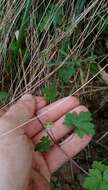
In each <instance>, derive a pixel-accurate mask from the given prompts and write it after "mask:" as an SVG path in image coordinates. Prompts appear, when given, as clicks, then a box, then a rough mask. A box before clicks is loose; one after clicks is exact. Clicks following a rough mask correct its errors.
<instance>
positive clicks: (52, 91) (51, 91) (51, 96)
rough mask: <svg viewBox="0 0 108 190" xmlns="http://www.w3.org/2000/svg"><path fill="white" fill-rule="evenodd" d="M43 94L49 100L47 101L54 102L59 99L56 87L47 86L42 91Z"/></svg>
mask: <svg viewBox="0 0 108 190" xmlns="http://www.w3.org/2000/svg"><path fill="white" fill-rule="evenodd" d="M42 94H43V96H44V97H45V98H46V99H47V101H49V102H52V101H54V100H55V99H56V97H57V90H56V88H55V86H49V87H48V86H46V87H45V88H44V89H43V90H42Z"/></svg>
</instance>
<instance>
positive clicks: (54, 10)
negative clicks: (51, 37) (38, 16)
mask: <svg viewBox="0 0 108 190" xmlns="http://www.w3.org/2000/svg"><path fill="white" fill-rule="evenodd" d="M63 15H64V12H63V7H62V6H61V7H59V6H57V5H54V4H50V6H49V8H48V9H47V11H46V15H45V16H44V17H43V19H42V21H41V22H39V24H38V29H39V31H40V32H43V31H44V30H45V31H47V29H48V27H49V26H50V25H51V24H53V25H54V26H55V27H57V26H59V25H60V24H61V21H62V18H63Z"/></svg>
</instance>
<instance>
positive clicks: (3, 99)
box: [0, 91, 9, 103]
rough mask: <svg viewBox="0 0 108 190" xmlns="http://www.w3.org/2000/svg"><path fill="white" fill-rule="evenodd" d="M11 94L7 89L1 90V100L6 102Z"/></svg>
mask: <svg viewBox="0 0 108 190" xmlns="http://www.w3.org/2000/svg"><path fill="white" fill-rule="evenodd" d="M8 96H9V94H8V93H7V92H5V91H0V102H1V103H2V102H5V101H6V99H7V98H8Z"/></svg>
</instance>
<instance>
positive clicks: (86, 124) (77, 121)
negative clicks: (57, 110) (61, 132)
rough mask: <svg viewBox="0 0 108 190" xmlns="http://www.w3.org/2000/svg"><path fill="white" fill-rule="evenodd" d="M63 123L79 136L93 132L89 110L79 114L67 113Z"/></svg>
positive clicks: (92, 133)
mask: <svg viewBox="0 0 108 190" xmlns="http://www.w3.org/2000/svg"><path fill="white" fill-rule="evenodd" d="M64 124H65V125H66V126H67V127H68V128H72V129H74V131H75V133H77V134H78V135H79V136H80V137H84V136H85V135H94V134H95V129H94V124H93V123H92V115H91V113H90V112H80V114H77V113H76V112H73V113H67V114H66V117H65V122H64Z"/></svg>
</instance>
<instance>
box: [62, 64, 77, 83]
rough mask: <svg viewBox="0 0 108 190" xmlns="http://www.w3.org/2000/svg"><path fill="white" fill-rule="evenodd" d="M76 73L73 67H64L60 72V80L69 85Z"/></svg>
mask: <svg viewBox="0 0 108 190" xmlns="http://www.w3.org/2000/svg"><path fill="white" fill-rule="evenodd" d="M75 73H76V71H75V68H74V67H71V66H63V67H62V68H61V69H60V70H59V78H60V79H61V80H62V81H63V82H64V83H67V82H68V81H69V80H70V78H71V77H73V76H74V75H75Z"/></svg>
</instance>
